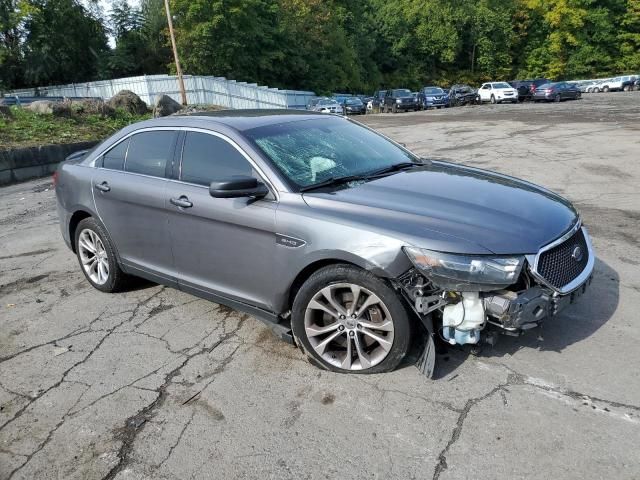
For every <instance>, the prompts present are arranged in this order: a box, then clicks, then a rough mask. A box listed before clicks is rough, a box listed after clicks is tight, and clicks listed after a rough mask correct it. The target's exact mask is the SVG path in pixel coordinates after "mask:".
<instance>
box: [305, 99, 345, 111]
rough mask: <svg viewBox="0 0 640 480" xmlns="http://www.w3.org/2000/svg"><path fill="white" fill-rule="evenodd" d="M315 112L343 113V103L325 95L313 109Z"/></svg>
mask: <svg viewBox="0 0 640 480" xmlns="http://www.w3.org/2000/svg"><path fill="white" fill-rule="evenodd" d="M311 110H312V111H314V112H321V113H338V114H342V113H343V111H344V110H343V108H342V105H340V104H339V103H338V101H337V100H335V99H334V98H329V97H324V98H320V99H319V100H318V103H316V105H315V106H314V107H313V108H312V109H311Z"/></svg>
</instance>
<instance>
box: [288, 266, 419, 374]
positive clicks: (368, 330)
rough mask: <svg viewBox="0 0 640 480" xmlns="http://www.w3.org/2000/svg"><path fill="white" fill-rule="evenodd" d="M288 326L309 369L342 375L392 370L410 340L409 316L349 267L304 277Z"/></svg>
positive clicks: (376, 283) (369, 277) (384, 288)
mask: <svg viewBox="0 0 640 480" xmlns="http://www.w3.org/2000/svg"><path fill="white" fill-rule="evenodd" d="M291 326H292V329H293V334H294V336H295V338H296V341H297V343H298V345H299V346H300V348H301V349H302V350H303V351H304V352H305V354H306V355H307V357H308V358H309V359H310V360H311V362H312V363H314V364H316V365H318V366H320V367H322V368H325V369H327V370H332V371H335V372H342V373H381V372H387V371H390V370H393V369H394V368H396V367H397V366H398V364H399V363H400V361H401V360H402V359H403V358H404V356H405V355H406V353H407V351H408V349H409V343H410V336H411V335H410V331H411V325H410V320H409V314H408V311H407V309H406V308H405V306H404V304H403V303H402V301H401V299H400V298H399V297H398V295H397V294H396V292H395V291H394V290H393V289H392V288H391V287H390V286H389V285H387V284H386V283H385V282H384V281H383V280H381V279H380V278H378V277H376V276H375V275H373V274H371V273H370V272H367V271H364V270H361V269H359V268H356V267H353V266H350V265H336V266H329V267H325V268H323V269H321V270H318V271H317V272H316V273H314V274H313V275H311V277H309V279H308V280H307V281H306V282H305V283H304V284H303V285H302V287H301V289H300V291H299V292H298V294H297V295H296V298H295V300H294V302H293V309H292V318H291Z"/></svg>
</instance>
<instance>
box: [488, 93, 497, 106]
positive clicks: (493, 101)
mask: <svg viewBox="0 0 640 480" xmlns="http://www.w3.org/2000/svg"><path fill="white" fill-rule="evenodd" d="M489 101H490V102H491V103H492V104H494V105H495V104H496V97H494V96H493V95H491V99H489Z"/></svg>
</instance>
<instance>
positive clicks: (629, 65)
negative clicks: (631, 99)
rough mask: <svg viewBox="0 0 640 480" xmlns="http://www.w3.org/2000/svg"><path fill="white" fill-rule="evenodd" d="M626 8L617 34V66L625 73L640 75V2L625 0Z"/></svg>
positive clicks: (639, 0) (638, 0) (637, 0)
mask: <svg viewBox="0 0 640 480" xmlns="http://www.w3.org/2000/svg"><path fill="white" fill-rule="evenodd" d="M626 6H627V8H626V12H625V13H624V16H623V17H622V21H621V22H620V27H621V31H620V33H619V34H618V42H619V44H620V58H619V60H618V62H617V65H618V68H620V69H621V70H623V71H625V72H631V73H640V0H627V5H626Z"/></svg>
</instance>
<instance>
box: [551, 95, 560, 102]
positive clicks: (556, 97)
mask: <svg viewBox="0 0 640 480" xmlns="http://www.w3.org/2000/svg"><path fill="white" fill-rule="evenodd" d="M560 100H561V98H560V95H556V96H555V97H553V101H554V102H556V103H560Z"/></svg>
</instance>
